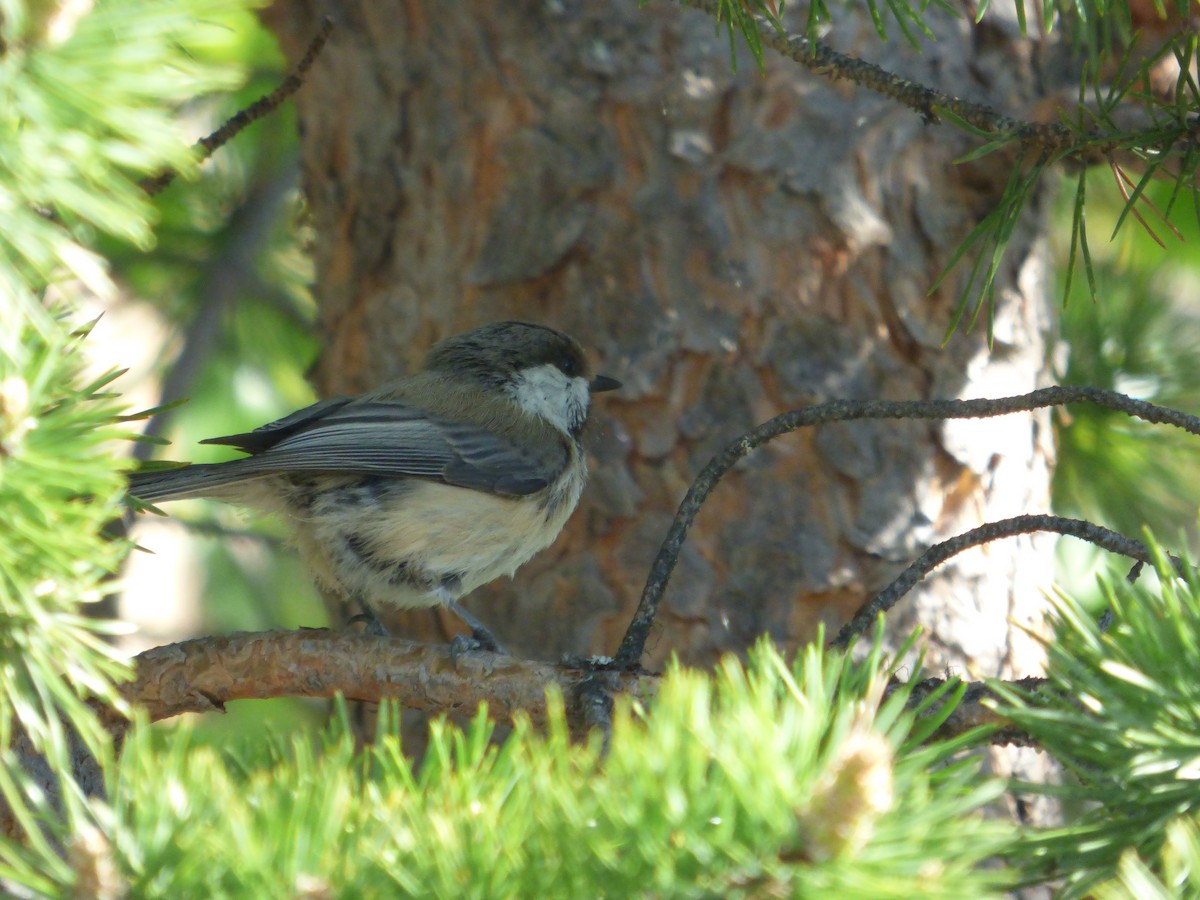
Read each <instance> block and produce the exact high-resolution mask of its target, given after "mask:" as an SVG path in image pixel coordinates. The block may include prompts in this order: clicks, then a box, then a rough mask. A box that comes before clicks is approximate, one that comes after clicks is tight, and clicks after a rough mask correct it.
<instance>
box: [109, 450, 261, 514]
mask: <svg viewBox="0 0 1200 900" xmlns="http://www.w3.org/2000/svg"><path fill="white" fill-rule="evenodd" d="M239 462H241V460H236V459H235V460H230V461H229V462H223V463H199V464H196V465H190V466H181V467H180V468H178V469H158V470H152V471H149V472H134V473H133V474H132V475H130V476H129V493H130V495H132V496H134V497H136V498H137V499H139V500H142V501H144V502H146V503H162V502H165V501H167V500H186V499H189V498H192V497H222V496H224V495H226V494H228V493H229V491H228V489H229V487H230V486H231V485H237V484H244V483H245V481H246V478H247V475H246V473H245V472H243V471H241V467H240V466H238V463H239Z"/></svg>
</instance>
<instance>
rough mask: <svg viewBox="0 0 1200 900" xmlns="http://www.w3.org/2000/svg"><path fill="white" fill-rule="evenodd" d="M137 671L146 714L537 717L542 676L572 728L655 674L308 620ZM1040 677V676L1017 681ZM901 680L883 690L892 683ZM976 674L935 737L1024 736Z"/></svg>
mask: <svg viewBox="0 0 1200 900" xmlns="http://www.w3.org/2000/svg"><path fill="white" fill-rule="evenodd" d="M133 662H134V670H135V673H136V674H135V677H134V679H133V680H132V681H129V682H126V683H125V684H122V685H120V690H121V693H122V695H123V696H124V697H125V699H126V700H127V701H128V702H129V703H130V705H131V706H135V707H138V708H141V709H143V710H145V712H146V713H147V715H148V717H149V718H150V720H151V721H155V722H157V721H160V720H162V719H168V718H171V717H172V716H177V715H181V714H183V713H195V712H212V711H215V710H222V709H223V708H224V706H225V704H226V703H229V702H230V701H233V700H250V699H266V698H269V697H323V698H332V697H334V696H337V695H339V694H340V695H341V696H344V697H346V698H348V699H351V700H364V701H370V702H379V701H381V700H384V699H388V698H392V699H396V700H398V701H399V702H400V703H401V704H402V705H403V706H404V707H406V708H408V709H420V710H426V711H432V712H441V713H448V714H454V713H466V714H473V713H474V712H475V710H476V709H477V708H478V706H479V704H480V703H486V704H487V708H488V713H489V714H490V715H491V716H492V717H493V718H496V719H512V717H513V716H514V715H515V714H516V713H517V712H518V711H523V712H524V713H525V714H526V715H527V716H528V717H529V718H530V720H531V721H533V722H534V723H535V724H544V723H545V721H546V715H547V713H546V695H545V691H546V685H548V684H557V685H558V686H559V687H560V688H561V689H562V692H563V696H565V697H568V698H572V697H573V698H575V702H573V703H568V705H567V715H568V718H569V719H570V725H571V727H572V729H573V730H574V731H575V732H576V733H580V734H582V733H585V732H586V731H587V730H589V729H590V728H595V727H598V728H600V729H601V730H603V731H604V732H605V734H606V736H607V733H608V731H609V729H611V718H610V715H611V709H612V700H611V694H612V693H616V692H620V693H626V694H630V695H631V696H633V697H634V698H636V699H637V700H638V701H640V702H642V703H646V704H649V702H650V701H652V700H653V698H654V697H655V696H656V695H657V693H658V689H659V683H660V681H661V676H660V675H658V674H655V673H645V672H643V673H638V674H633V673H630V672H614V671H603V672H598V671H595V670H590V669H588V668H587V667H583V666H581V665H579V664H576V663H569V664H560V665H554V664H551V663H545V662H537V661H533V660H523V659H515V658H513V657H511V656H502V655H499V654H493V653H471V654H465V655H460V656H459V657H458V659H457V661H455V660H454V659H453V658H452V656H451V652H450V647H449V646H448V645H430V644H420V643H416V642H414V641H405V640H400V639H397V638H382V637H375V636H374V635H366V634H353V633H348V632H336V631H326V630H324V629H308V630H302V631H263V632H251V633H242V634H231V635H225V636H219V637H206V638H197V639H195V640H190V641H183V642H181V643H178V644H167V645H165V646H162V647H155V648H153V649H151V650H147V651H145V652H144V653H141V654H139V655H138V656H136V657H135V658H134V660H133ZM942 683H943V679H940V678H930V679H925V680H922V681H919V682H917V683H916V684H914V685H913V686H912V697H911V698H910V700H909V704H910V705H912V706H918V705H920V704H921V703H922V702H924V700H925V698H926V697H927V696H928V695H929V694H930V693H931V692H932V691H934V690H936V689H937V688H938V687H939V686H940V685H941V684H942ZM1016 684H1017V686H1019V687H1023V688H1034V687H1037V686H1040V685H1041V684H1042V681H1041V680H1039V679H1025V680H1024V681H1020V682H1016ZM898 686H899V683H898V682H897V683H894V684H893V685H892V686H891V687H890V688H889V693H890V692H891V691H894V690H896V689H897V687H898ZM992 696H993V695H992V694H991V692H990V691H989V689H988V688H987V686H986V685H984V684H983V683H982V682H969V683H968V685H967V691H966V693H965V695H964V698H963V701H962V702H961V703H960V704H959V706H958V707H957V708H956V709H955V710H954V712H953V713H951V715H950V717H949V718H948V719H947V721H946V722H945V723H944V724H943V725H942V726H941V727H940V728H939V729H938V730H937V732H935V735H934V736H935V737H937V738H948V737H953V736H956V735H958V734H962V733H963V732H965V731H968V730H970V729H972V728H977V727H979V726H981V725H994V726H997V727H998V728H999V729H1000V730H999V731H998V732H997V733H996V736H994V737H992V738H991V740H992V741H993V742H994V743H1010V742H1017V743H1028V742H1029V738H1028V737H1025V736H1022V735H1021V734H1020V733H1018V732H1016V731H1015V730H1014V729H1012V727H1011V726H1009V725H1007V721H1006V720H1004V719H1003V718H1001V717H1000V716H998V715H997V714H996V713H995V712H994V711H993V710H991V709H989V708H988V707H987V706H986V705H985V704H984V702H983V701H984V700H986V699H988V698H990V697H992ZM101 712H102V715H103V716H104V722H105V725H106V727H108V728H109V730H110V731H112V732H113V733H115V734H118V735H120V734H121V733H122V732H123V731H124V730H125V728H126V727H127V725H128V720H127V719H125V718H124V717H122V716H121V714H120V713H118V712H116V711H114V710H112V709H108V708H105V709H103V710H102V711H101Z"/></svg>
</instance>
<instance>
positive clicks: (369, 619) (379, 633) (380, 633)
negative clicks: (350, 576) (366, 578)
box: [346, 597, 391, 637]
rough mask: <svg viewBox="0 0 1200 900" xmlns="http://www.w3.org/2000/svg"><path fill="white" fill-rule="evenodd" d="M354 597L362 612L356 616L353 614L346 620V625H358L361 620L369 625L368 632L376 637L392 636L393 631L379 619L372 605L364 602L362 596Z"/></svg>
mask: <svg viewBox="0 0 1200 900" xmlns="http://www.w3.org/2000/svg"><path fill="white" fill-rule="evenodd" d="M354 599H355V602H356V603H358V606H359V609H361V610H362V612H360V613H359V614H358V615H356V616H351V617H350V618H349V620H348V621H347V622H346V627H347V628H348V627H350V626H351V625H357V624H358V623H359V622H362V623H364V624H365V625H366V626H367V628H366V631H367V634H373V635H375V636H376V637H391V632H389V631H388V630H387V629H386V628H385V627H384V626H383V623H382V622H380V621H379V617H378V616H377V615H375V613H374V612H372V611H371V607H369V606H368V605H367V604H366V603H364V602H363V600H362V599H361V598H358V597H356V598H354Z"/></svg>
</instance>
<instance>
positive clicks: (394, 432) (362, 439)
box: [206, 400, 569, 496]
mask: <svg viewBox="0 0 1200 900" xmlns="http://www.w3.org/2000/svg"><path fill="white" fill-rule="evenodd" d="M206 443H220V444H230V445H232V446H235V447H240V448H241V449H243V450H245V451H247V452H249V453H252V454H254V455H253V456H251V457H250V458H248V459H242V460H237V461H236V463H235V465H236V466H237V468H238V470H239V474H240V475H241V476H243V477H244V476H254V475H265V474H271V473H276V472H347V473H351V472H352V473H359V474H364V475H382V476H386V477H412V478H426V479H430V480H433V481H441V482H443V483H445V484H452V485H457V486H459V487H466V488H472V489H474V490H479V491H489V492H491V493H497V494H505V495H510V496H523V495H526V494H532V493H534V492H535V491H539V490H541V489H542V488H544V487H546V486H547V485H548V484H550V482H552V481H553V480H554V479H555V478H556V477H557V476H558V475H559V474H560V473H561V472H562V470H563V468H564V467H565V466H566V465H567V462H568V453H569V450H568V448H567V447H566V445H565V443H564V442H563V441H561V440H553V441H548V442H545V443H546V445H547V447H546V448H545V449H531V448H529V447H522V446H519V445H517V444H516V443H514V442H512V441H509V440H507V439H505V438H504V437H501V436H499V435H497V434H494V433H492V432H491V431H488V430H487V429H485V428H482V427H480V426H478V425H475V424H472V423H467V422H458V421H453V420H450V419H444V418H440V417H438V416H434V415H431V414H429V413H427V412H426V411H424V410H421V409H417V408H415V407H412V406H408V405H405V404H403V403H397V402H394V401H377V402H350V401H347V400H341V401H324V402H323V403H318V404H315V405H314V406H310V407H308V408H307V409H303V410H300V411H299V412H296V413H293V414H292V415H290V416H288V417H286V418H284V419H280V420H279V421H278V422H274V423H271V424H270V425H266V426H264V427H263V428H261V429H259V430H258V431H252V432H249V433H248V434H244V435H231V436H229V437H225V438H215V439H213V440H210V441H207V442H206Z"/></svg>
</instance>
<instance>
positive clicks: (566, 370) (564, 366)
mask: <svg viewBox="0 0 1200 900" xmlns="http://www.w3.org/2000/svg"><path fill="white" fill-rule="evenodd" d="M558 368H559V370H560V371H561V372H562V373H563V374H564V375H566V376H567V377H568V378H574V377H575V376H576V375H578V374H579V360H577V359H575V357H573V356H564V357H563V358H562V359H560V360H559V361H558Z"/></svg>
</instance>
